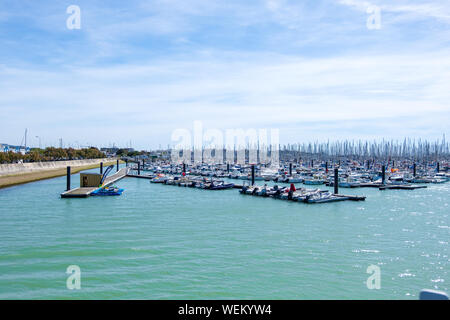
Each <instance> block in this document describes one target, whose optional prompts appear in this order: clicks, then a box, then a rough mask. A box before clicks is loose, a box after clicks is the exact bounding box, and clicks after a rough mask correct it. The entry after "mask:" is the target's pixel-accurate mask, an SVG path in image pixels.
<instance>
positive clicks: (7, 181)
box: [0, 160, 124, 189]
mask: <svg viewBox="0 0 450 320" xmlns="http://www.w3.org/2000/svg"><path fill="white" fill-rule="evenodd" d="M121 163H124V162H123V161H119V164H121ZM115 164H116V160H114V161H108V162H103V166H109V165H115ZM99 167H100V163H95V164H89V165H82V166H76V167H75V166H73V167H71V174H74V173H78V172H80V171H83V170H89V169H95V168H99ZM66 174H67V169H66V168H59V169H51V170H48V169H42V170H37V171H32V172H21V173H13V174H8V175H4V176H0V189H4V188H8V187H13V186H17V185H21V184H25V183H30V182H35V181H40V180H45V179H51V178H57V177H62V176H65V175H66Z"/></svg>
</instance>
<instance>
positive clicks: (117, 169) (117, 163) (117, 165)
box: [116, 159, 119, 172]
mask: <svg viewBox="0 0 450 320" xmlns="http://www.w3.org/2000/svg"><path fill="white" fill-rule="evenodd" d="M118 171H119V159H117V162H116V172H118Z"/></svg>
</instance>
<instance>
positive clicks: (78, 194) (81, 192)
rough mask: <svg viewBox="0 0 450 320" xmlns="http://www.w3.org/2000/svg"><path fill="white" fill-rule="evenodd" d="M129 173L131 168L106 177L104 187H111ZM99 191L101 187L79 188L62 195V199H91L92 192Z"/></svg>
mask: <svg viewBox="0 0 450 320" xmlns="http://www.w3.org/2000/svg"><path fill="white" fill-rule="evenodd" d="M128 172H129V168H122V169H120V170H119V171H117V172H116V173H115V174H113V175H111V176H109V177H106V179H105V181H104V182H103V186H109V185H111V184H113V183H115V182H117V181H119V180H120V179H123V178H125V177H126V176H127V174H128ZM98 189H99V187H78V188H75V189H70V190H68V191H65V192H63V193H61V198H86V197H89V196H90V195H91V193H92V192H94V191H95V190H98Z"/></svg>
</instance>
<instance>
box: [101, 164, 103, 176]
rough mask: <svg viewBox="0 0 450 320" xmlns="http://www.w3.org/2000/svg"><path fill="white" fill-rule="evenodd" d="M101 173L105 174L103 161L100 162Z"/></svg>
mask: <svg viewBox="0 0 450 320" xmlns="http://www.w3.org/2000/svg"><path fill="white" fill-rule="evenodd" d="M100 174H103V162H100Z"/></svg>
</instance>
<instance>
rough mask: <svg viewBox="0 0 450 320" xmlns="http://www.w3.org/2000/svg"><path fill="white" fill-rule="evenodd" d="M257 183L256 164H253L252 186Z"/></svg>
mask: <svg viewBox="0 0 450 320" xmlns="http://www.w3.org/2000/svg"><path fill="white" fill-rule="evenodd" d="M254 184H255V165H254V164H252V186H253V185H254Z"/></svg>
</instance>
